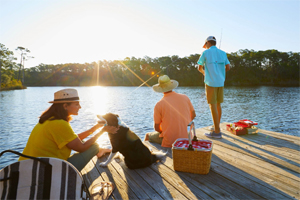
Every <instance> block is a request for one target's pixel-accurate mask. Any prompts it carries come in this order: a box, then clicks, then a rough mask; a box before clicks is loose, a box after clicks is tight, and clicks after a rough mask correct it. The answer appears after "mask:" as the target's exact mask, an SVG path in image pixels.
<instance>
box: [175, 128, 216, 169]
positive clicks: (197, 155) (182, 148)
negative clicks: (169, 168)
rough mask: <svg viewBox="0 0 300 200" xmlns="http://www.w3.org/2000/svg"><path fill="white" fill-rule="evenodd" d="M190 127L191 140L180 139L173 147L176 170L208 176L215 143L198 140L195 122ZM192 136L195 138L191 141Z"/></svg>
mask: <svg viewBox="0 0 300 200" xmlns="http://www.w3.org/2000/svg"><path fill="white" fill-rule="evenodd" d="M188 126H189V127H190V130H189V131H188V133H189V139H186V138H179V139H177V140H176V141H175V142H174V143H173V145H172V154H173V167H174V170H176V171H182V172H190V173H196V174H208V173H209V169H210V163H211V155H212V146H213V143H212V141H210V140H198V139H197V137H196V134H195V125H194V122H191V123H190V124H189V125H188ZM192 135H194V137H193V139H192V140H191V137H192ZM187 145H188V146H187Z"/></svg>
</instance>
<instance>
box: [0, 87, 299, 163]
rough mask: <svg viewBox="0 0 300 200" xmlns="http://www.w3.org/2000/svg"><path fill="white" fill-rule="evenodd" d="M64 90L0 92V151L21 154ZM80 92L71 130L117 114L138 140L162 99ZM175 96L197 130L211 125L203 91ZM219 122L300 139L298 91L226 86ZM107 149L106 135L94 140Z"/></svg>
mask: <svg viewBox="0 0 300 200" xmlns="http://www.w3.org/2000/svg"><path fill="white" fill-rule="evenodd" d="M64 88H65V87H28V89H26V90H13V91H1V92H0V152H2V151H3V150H7V149H13V150H16V151H19V152H22V151H23V149H24V147H25V145H26V143H27V139H28V137H29V135H30V132H31V130H32V129H33V127H34V126H35V125H36V123H38V117H39V116H40V114H41V113H42V112H43V111H44V110H45V109H47V108H48V107H49V106H50V105H51V104H49V103H48V101H51V100H53V94H54V92H56V91H58V90H60V89H64ZM73 88H76V89H77V90H78V93H79V96H80V98H81V100H83V101H82V102H81V106H82V109H81V110H80V111H79V115H78V116H74V117H73V120H72V121H71V125H72V127H73V129H74V131H75V132H76V133H80V132H82V131H85V130H87V129H89V128H91V127H92V126H93V125H94V124H95V123H96V122H97V118H96V115H97V114H105V113H107V112H112V113H116V114H118V115H119V116H120V118H121V119H122V121H123V122H124V123H125V124H126V125H127V126H129V127H130V128H131V129H132V130H133V131H134V132H135V133H136V134H137V135H139V136H140V137H141V138H142V139H143V138H144V136H145V134H146V133H147V132H151V131H153V130H154V129H153V108H154V106H155V104H156V102H157V101H159V100H160V99H161V98H162V94H159V93H155V92H153V91H152V89H151V88H149V87H139V88H137V87H98V86H96V87H73ZM175 92H178V93H183V94H186V95H188V96H189V98H190V99H191V101H192V103H193V105H194V108H195V110H196V115H197V117H196V118H195V120H194V121H195V125H196V128H200V127H204V126H210V125H212V119H211V114H210V110H209V107H208V105H207V103H206V98H205V90H204V87H179V88H176V89H175ZM224 96H225V102H224V103H223V104H222V108H223V115H222V120H221V121H222V122H235V121H238V120H239V119H250V120H253V121H256V122H258V126H257V127H258V128H261V129H266V130H270V131H275V132H281V133H285V134H289V135H295V136H300V120H299V118H300V88H299V87H226V88H225V91H224ZM98 143H99V144H100V145H101V146H110V143H109V140H108V137H107V134H104V135H102V136H101V137H100V138H99V139H98ZM17 159H18V157H17V156H14V155H12V154H10V153H7V154H4V156H2V157H1V158H0V169H2V168H3V167H5V166H6V165H8V164H11V163H12V162H15V161H17Z"/></svg>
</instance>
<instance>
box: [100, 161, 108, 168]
mask: <svg viewBox="0 0 300 200" xmlns="http://www.w3.org/2000/svg"><path fill="white" fill-rule="evenodd" d="M99 165H100V167H107V164H106V162H102V163H100V164H99Z"/></svg>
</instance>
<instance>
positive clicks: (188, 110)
mask: <svg viewBox="0 0 300 200" xmlns="http://www.w3.org/2000/svg"><path fill="white" fill-rule="evenodd" d="M177 86H178V82H177V81H176V80H170V78H169V77H168V76H167V75H164V76H160V77H159V79H158V84H156V85H154V86H153V87H152V88H153V90H154V91H155V92H158V93H163V94H164V96H163V98H162V99H161V100H160V101H158V102H157V103H156V105H155V107H154V116H153V117H154V129H155V131H156V132H151V133H146V136H145V141H147V140H149V142H154V143H158V144H161V146H162V147H172V144H173V143H174V142H175V140H177V139H178V138H187V137H188V132H187V126H188V124H189V123H190V122H191V121H192V120H193V119H194V118H195V117H196V113H195V110H194V107H193V105H192V103H191V101H190V99H189V98H188V96H186V95H184V94H179V93H176V92H174V91H172V90H173V89H175V88H176V87H177Z"/></svg>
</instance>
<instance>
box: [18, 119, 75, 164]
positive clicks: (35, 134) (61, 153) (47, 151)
mask: <svg viewBox="0 0 300 200" xmlns="http://www.w3.org/2000/svg"><path fill="white" fill-rule="evenodd" d="M77 137H78V136H77V135H76V134H75V133H74V131H73V129H72V127H71V125H70V124H69V122H67V121H65V120H62V119H60V120H52V121H51V120H46V121H45V122H44V123H43V124H40V123H38V124H37V125H36V126H35V127H34V128H33V130H32V132H31V134H30V136H29V139H28V142H27V144H26V147H25V148H24V151H23V154H25V155H28V156H34V157H53V158H60V159H63V160H67V159H68V158H69V156H70V154H71V149H69V148H68V147H67V146H66V144H68V143H69V142H71V141H73V140H74V139H76V138H77ZM25 159H27V158H24V157H20V158H19V161H20V160H25Z"/></svg>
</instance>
